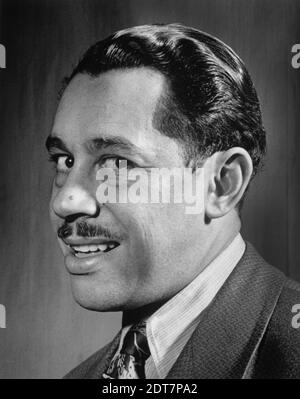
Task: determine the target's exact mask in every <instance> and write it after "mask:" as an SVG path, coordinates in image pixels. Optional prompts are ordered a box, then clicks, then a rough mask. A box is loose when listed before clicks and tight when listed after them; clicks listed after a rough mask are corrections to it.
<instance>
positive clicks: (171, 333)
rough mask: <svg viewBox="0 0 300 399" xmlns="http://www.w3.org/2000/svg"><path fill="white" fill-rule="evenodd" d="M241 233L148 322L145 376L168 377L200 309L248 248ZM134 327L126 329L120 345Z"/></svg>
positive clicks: (213, 294) (219, 286) (212, 296)
mask: <svg viewBox="0 0 300 399" xmlns="http://www.w3.org/2000/svg"><path fill="white" fill-rule="evenodd" d="M245 247H246V245H245V242H244V240H243V239H242V237H241V235H240V234H238V235H237V236H236V237H235V238H234V240H233V241H232V242H231V243H230V244H229V245H228V246H227V248H225V250H224V251H222V252H221V253H220V254H219V255H218V256H217V257H216V258H215V259H214V260H213V261H212V262H211V263H210V264H209V265H208V266H207V267H206V268H205V269H204V270H203V271H202V272H201V273H200V274H199V275H198V276H197V277H196V278H195V279H194V280H193V281H192V282H191V283H190V284H189V285H187V286H186V287H185V288H184V289H183V290H181V291H180V292H179V293H177V294H176V295H175V296H174V297H173V298H171V299H170V300H169V301H168V302H166V303H165V304H164V305H163V306H162V307H161V308H159V309H158V310H157V311H156V312H155V313H153V315H151V316H150V317H149V318H148V320H147V321H146V322H147V324H146V331H147V338H148V343H149V348H150V352H151V356H150V357H149V358H148V359H147V361H146V365H145V374H146V378H147V379H149V378H165V377H166V376H167V374H168V373H169V371H170V369H171V368H172V366H173V364H174V363H175V361H176V359H177V358H178V356H179V355H180V353H181V351H182V349H183V348H184V346H185V345H186V343H187V341H188V340H189V338H190V337H191V335H192V333H193V332H194V330H195V328H196V326H197V324H198V323H199V317H200V314H201V312H203V310H204V309H205V308H206V307H207V306H208V305H209V304H210V303H211V301H212V300H213V299H214V297H215V296H216V294H217V292H218V291H219V290H220V288H221V287H222V285H223V284H224V283H225V281H226V279H227V278H228V277H229V275H230V273H231V272H232V271H233V269H234V268H235V266H236V265H237V264H238V262H239V260H240V259H241V257H242V255H243V253H244V251H245ZM130 327H131V326H126V327H124V328H123V330H122V333H121V338H120V344H119V348H118V350H117V352H116V355H117V354H118V353H119V351H120V348H121V347H122V343H123V339H124V336H125V335H126V332H127V331H128V329H129V328H130Z"/></svg>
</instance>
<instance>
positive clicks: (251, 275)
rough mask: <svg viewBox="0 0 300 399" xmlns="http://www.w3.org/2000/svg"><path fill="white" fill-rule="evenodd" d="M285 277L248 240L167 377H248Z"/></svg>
mask: <svg viewBox="0 0 300 399" xmlns="http://www.w3.org/2000/svg"><path fill="white" fill-rule="evenodd" d="M284 281H285V276H284V275H283V274H282V273H281V272H280V271H279V270H277V269H275V268H273V267H271V266H269V265H267V264H266V262H265V261H264V260H263V259H262V258H261V257H260V256H259V255H258V254H257V253H256V251H255V250H254V248H253V247H252V246H251V244H249V243H247V248H246V251H245V254H244V255H243V257H242V259H241V261H240V262H239V264H238V265H237V266H236V268H235V269H234V271H233V272H232V273H231V275H230V276H229V278H228V279H227V280H226V282H225V284H224V285H223V287H222V288H221V290H220V291H219V292H218V294H217V295H216V297H215V299H214V300H213V302H212V303H211V304H210V306H209V307H208V308H207V309H206V310H205V311H204V312H203V313H202V314H201V317H200V322H199V324H198V326H197V328H196V330H195V331H194V333H193V335H192V337H191V338H190V340H189V341H188V343H187V344H186V346H185V348H184V349H183V351H182V352H181V354H180V356H179V357H178V359H177V361H176V362H175V364H174V366H173V367H172V369H171V370H170V372H169V374H168V376H167V378H188V379H190V378H196V379H200V378H208V379H209V378H245V377H247V374H248V370H249V369H250V368H251V367H252V361H253V359H254V358H255V352H256V349H257V348H258V346H259V343H260V341H261V339H262V337H263V335H264V332H265V330H266V328H267V325H268V322H269V320H270V318H271V315H272V313H273V311H274V308H275V305H276V302H277V300H278V297H279V295H280V292H281V290H282V287H283V284H284Z"/></svg>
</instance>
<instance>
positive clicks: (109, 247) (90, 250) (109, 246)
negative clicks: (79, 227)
mask: <svg viewBox="0 0 300 399" xmlns="http://www.w3.org/2000/svg"><path fill="white" fill-rule="evenodd" d="M62 241H63V243H64V244H65V246H66V247H67V248H69V252H71V254H72V255H74V256H75V257H76V258H87V257H90V256H97V255H98V256H99V255H101V254H107V253H108V252H111V251H113V250H114V249H116V248H117V247H118V246H120V243H119V242H118V241H115V240H112V239H107V238H99V237H98V238H86V239H82V238H79V237H69V238H66V239H62Z"/></svg>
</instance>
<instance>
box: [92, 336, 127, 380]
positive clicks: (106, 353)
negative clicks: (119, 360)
mask: <svg viewBox="0 0 300 399" xmlns="http://www.w3.org/2000/svg"><path fill="white" fill-rule="evenodd" d="M120 336H121V330H120V331H119V333H118V334H117V335H116V336H115V338H114V339H113V340H112V341H111V342H110V343H109V344H108V345H107V346H106V347H105V348H103V349H102V350H101V351H100V352H99V356H97V358H95V359H94V360H93V364H92V365H91V366H90V368H89V370H88V373H87V375H86V377H85V378H89V379H101V378H102V374H103V373H104V372H105V371H106V370H107V368H108V365H109V363H110V361H111V359H112V357H113V355H114V353H115V352H116V350H117V348H118V345H119V341H120Z"/></svg>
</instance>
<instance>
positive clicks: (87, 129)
mask: <svg viewBox="0 0 300 399" xmlns="http://www.w3.org/2000/svg"><path fill="white" fill-rule="evenodd" d="M165 88H166V83H165V80H164V77H163V76H162V75H161V74H160V73H159V72H155V71H152V70H151V69H147V68H136V69H128V70H115V71H109V72H105V73H103V74H101V75H99V76H98V77H96V78H95V77H91V76H89V75H87V74H80V75H77V76H75V78H74V79H73V80H72V81H71V83H70V84H69V86H68V87H67V89H66V90H65V92H64V95H63V97H62V99H61V102H60V104H59V107H58V110H57V114H56V117H55V121H54V126H53V131H54V132H55V135H57V136H59V137H61V138H62V139H63V140H65V141H67V142H68V141H69V142H72V141H73V142H74V141H76V142H77V143H79V142H81V141H85V140H86V139H91V138H96V137H99V136H101V135H105V136H109V135H118V136H120V135H124V136H126V138H127V139H129V140H131V141H134V142H135V143H136V144H143V142H146V141H149V138H151V135H155V134H156V133H158V132H155V130H154V129H153V126H152V118H153V113H154V111H155V109H156V107H157V103H158V100H159V98H160V96H161V95H162V94H163V92H164V90H165ZM147 139H148V140H147Z"/></svg>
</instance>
